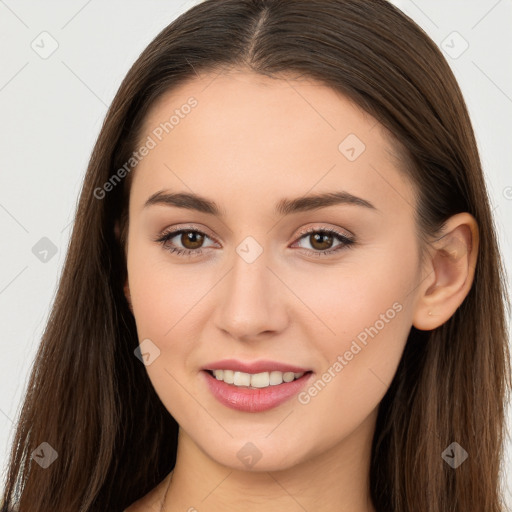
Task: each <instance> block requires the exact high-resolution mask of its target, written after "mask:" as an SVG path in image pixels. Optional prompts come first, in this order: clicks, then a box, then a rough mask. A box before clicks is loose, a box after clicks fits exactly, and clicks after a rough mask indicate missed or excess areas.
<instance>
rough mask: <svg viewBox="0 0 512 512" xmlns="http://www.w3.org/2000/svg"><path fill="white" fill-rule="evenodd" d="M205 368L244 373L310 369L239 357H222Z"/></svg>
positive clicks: (296, 371)
mask: <svg viewBox="0 0 512 512" xmlns="http://www.w3.org/2000/svg"><path fill="white" fill-rule="evenodd" d="M203 370H233V371H235V372H244V373H262V372H272V371H278V372H283V373H286V372H293V373H305V372H308V371H310V370H307V369H306V368H301V367H300V366H294V365H291V364H286V363H279V362H278V361H268V360H260V361H253V362H245V363H244V362H243V361H238V360H237V359H222V360H221V361H213V362H211V363H208V364H207V365H205V366H204V368H203Z"/></svg>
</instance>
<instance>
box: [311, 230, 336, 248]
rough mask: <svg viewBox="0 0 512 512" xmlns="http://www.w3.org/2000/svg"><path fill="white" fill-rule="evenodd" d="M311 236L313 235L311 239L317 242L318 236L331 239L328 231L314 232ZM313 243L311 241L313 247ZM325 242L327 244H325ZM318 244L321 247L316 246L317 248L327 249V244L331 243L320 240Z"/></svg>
mask: <svg viewBox="0 0 512 512" xmlns="http://www.w3.org/2000/svg"><path fill="white" fill-rule="evenodd" d="M312 236H313V240H314V242H315V243H317V242H318V239H319V238H320V239H322V238H324V237H325V238H327V239H329V241H331V239H332V235H329V234H328V233H314V234H313V235H312ZM315 243H312V244H311V245H312V246H313V247H315ZM326 244H327V246H326ZM320 245H321V247H317V249H329V246H330V245H331V244H330V243H328V242H324V243H321V242H320Z"/></svg>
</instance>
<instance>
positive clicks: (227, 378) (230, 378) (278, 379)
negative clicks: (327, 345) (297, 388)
mask: <svg viewBox="0 0 512 512" xmlns="http://www.w3.org/2000/svg"><path fill="white" fill-rule="evenodd" d="M204 371H205V372H207V373H208V374H210V375H211V376H212V377H214V378H215V379H217V380H219V381H222V382H225V383H226V384H230V385H232V386H233V387H236V388H246V389H263V388H268V387H272V386H279V385H281V384H283V383H289V382H293V381H295V380H298V379H300V378H302V377H303V376H304V375H308V374H310V373H312V372H311V371H306V372H300V373H295V372H280V371H269V372H260V373H246V372H239V371H234V370H204Z"/></svg>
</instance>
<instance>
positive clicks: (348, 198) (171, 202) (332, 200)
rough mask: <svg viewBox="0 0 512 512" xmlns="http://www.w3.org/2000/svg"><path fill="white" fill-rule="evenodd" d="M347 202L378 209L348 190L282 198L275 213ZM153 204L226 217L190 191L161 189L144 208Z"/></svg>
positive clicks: (290, 212) (282, 213)
mask: <svg viewBox="0 0 512 512" xmlns="http://www.w3.org/2000/svg"><path fill="white" fill-rule="evenodd" d="M338 204H346V205H354V206H362V207H364V208H368V209H370V210H375V211H378V210H377V208H376V207H375V206H374V205H373V204H372V203H370V201H367V200H365V199H362V198H360V197H357V196H354V195H352V194H350V193H348V192H345V191H340V192H326V193H322V194H314V195H309V196H303V197H298V198H296V199H281V200H280V201H278V202H277V203H276V206H275V213H276V214H278V215H281V216H284V215H290V214H293V213H299V212H306V211H312V210H317V209H320V208H326V207H328V206H333V205H338ZM151 205H164V206H176V207H178V208H186V209H188V210H196V211H198V212H202V213H208V214H211V215H215V216H217V217H224V216H225V210H223V209H221V208H220V207H219V206H218V205H217V203H215V201H212V200H210V199H207V198H205V197H202V196H199V195H197V194H194V193H188V192H169V191H165V190H160V191H158V192H156V193H154V194H153V195H151V196H150V197H149V198H148V200H147V201H146V202H145V203H144V208H147V207H149V206H151Z"/></svg>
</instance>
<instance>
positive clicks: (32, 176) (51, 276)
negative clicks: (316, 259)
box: [0, 0, 512, 506]
mask: <svg viewBox="0 0 512 512" xmlns="http://www.w3.org/2000/svg"><path fill="white" fill-rule="evenodd" d="M195 3H197V2H194V1H187V2H180V1H176V0H174V1H172V0H171V1H170V0H167V1H165V2H164V1H156V0H145V1H142V0H137V1H134V0H130V1H127V0H115V1H114V0H108V1H105V0H104V1H99V0H88V1H87V0H72V1H70V0H68V1H60V2H59V1H55V0H53V1H46V2H36V1H25V2H20V1H15V0H5V1H4V0H0V55H1V58H0V63H1V66H0V112H1V117H0V144H1V146H0V148H1V160H0V230H1V233H2V234H1V238H2V244H1V246H0V247H1V249H0V316H1V338H0V348H1V351H2V357H1V358H0V389H1V390H2V392H1V393H0V465H1V469H2V471H3V470H4V468H5V464H6V463H7V453H8V451H9V450H10V444H11V442H12V436H13V432H14V430H13V425H14V421H15V419H16V418H17V415H18V413H19V407H20V405H21V399H22V394H23V392H24V391H25V386H26V384H27V379H28V374H29V370H30V368H31V365H32V363H33V358H34V356H35V352H36V349H37V346H38V343H39V340H40V336H41V333H42V330H43V328H44V324H45V322H46V320H47V317H48V313H49V309H50V305H51V303H52V300H53V297H54V294H55V289H56V283H57V280H58V277H59V274H60V271H61V269H62V265H63V261H64V256H65V250H66V247H67V243H68V239H69V235H70V226H71V222H72V219H73V212H74V209H75V205H76V200H77V197H78V193H79V189H80V185H81V181H82V179H83V175H84V172H85V169H86V166H87V162H88V159H89V156H90V153H91V150H92V147H93V144H94V141H95V139H96V137H97V135H98V132H99V130H100V127H101V123H102V121H103V118H104V115H105V113H106V109H107V106H108V105H109V104H110V102H111V101H112V99H113V97H114V94H115V92H116V90H117V88H118V86H119V85H120V83H121V80H122V79H123V77H124V75H125V74H126V72H127V71H128V69H129V67H130V66H131V64H132V63H133V61H134V60H135V59H136V58H137V57H138V55H139V53H140V52H141V51H142V50H143V49H144V47H145V46H146V45H147V44H148V43H149V42H150V41H151V40H152V39H153V38H154V37H155V36H156V34H157V33H158V32H159V31H160V30H161V29H162V28H164V27H165V26H166V25H168V24H169V23H170V22H171V21H172V20H173V19H174V18H175V17H176V16H177V15H178V14H181V13H182V12H184V11H186V10H188V9H189V8H190V7H191V6H192V5H194V4H195ZM394 3H395V4H396V5H398V6H399V7H400V8H401V9H402V10H403V11H404V12H405V13H406V14H408V15H409V16H410V17H412V18H413V19H414V20H415V21H416V22H417V23H418V24H419V25H420V26H422V27H423V29H424V30H425V31H426V32H427V33H428V34H429V35H430V37H431V38H432V39H433V40H434V41H435V42H436V43H437V44H438V45H439V46H441V47H442V48H444V49H445V50H448V51H449V52H450V53H451V56H450V55H448V54H446V56H447V60H448V62H449V63H450V65H451V66H452V69H453V70H454V72H455V75H456V77H457V79H458V81H459V84H460V86H461V89H462V91H463V94H464V97H465V100H466V102H467V105H468V108H469V111H470V115H471V118H472V121H473V126H474V129H475V131H476V137H477V141H478V145H479V150H480V154H481V157H482V161H483V165H484V172H485V175H486V179H487V183H488V186H489V190H490V195H491V203H492V208H493V213H494V216H495V221H496V225H497V229H498V234H499V239H500V246H501V250H502V254H503V256H504V259H505V262H506V265H507V269H508V273H509V274H510V272H511V269H510V263H511V262H512V257H511V256H512V244H511V233H512V231H511V228H510V225H509V224H507V221H506V219H511V218H512V188H510V187H512V172H511V168H512V167H511V164H512V158H511V153H510V146H511V143H512V140H511V134H512V59H510V55H511V49H512V30H510V27H511V26H512V23H511V22H512V1H511V0H471V1H468V0H448V1H446V0H429V1H427V0H416V1H412V0H395V1H394ZM44 31H46V32H48V33H49V34H51V38H53V39H55V41H56V42H57V44H58V48H57V49H56V51H55V52H54V53H53V54H52V55H51V56H49V57H48V58H47V59H42V58H41V57H40V56H39V55H38V54H37V53H36V51H34V49H33V48H32V47H31V45H32V44H33V45H37V44H38V45H39V47H42V46H43V44H44V47H45V48H46V49H49V48H51V46H50V45H51V38H50V37H49V36H44V35H43V36H40V34H41V33H42V32H44ZM454 31H456V32H458V33H459V34H460V36H461V38H460V37H459V36H457V35H453V32H454ZM41 38H46V39H45V40H44V42H41V41H42V39H41ZM462 38H463V39H462ZM33 41H34V43H33ZM443 41H444V43H443ZM464 41H466V42H467V44H468V45H469V46H468V48H467V50H466V51H464V52H463V53H461V55H458V53H460V52H461V50H463V49H464V46H463V45H465V44H466V43H464ZM447 45H449V46H451V47H452V48H451V49H450V48H448V47H447ZM40 51H43V50H42V48H41V50H40ZM507 55H508V57H507ZM454 57H456V58H454ZM43 237H47V238H48V239H50V240H51V242H52V243H53V244H54V245H55V247H56V250H57V252H56V254H55V255H54V256H53V257H49V259H48V261H46V262H42V261H40V259H38V258H37V257H36V256H35V255H34V253H33V252H32V248H33V246H34V245H35V244H36V243H37V242H38V241H39V240H40V239H41V238H43ZM49 254H50V255H51V253H49ZM508 283H510V278H509V279H508ZM509 320H510V319H509ZM56 370H57V371H58V369H56ZM509 411H510V409H509ZM509 425H512V413H510V412H509ZM470 456H471V454H470ZM506 470H507V475H506V477H505V487H506V488H507V493H506V497H507V500H508V503H509V506H511V505H512V445H511V443H510V441H508V442H507V462H506ZM2 480H3V474H2Z"/></svg>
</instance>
